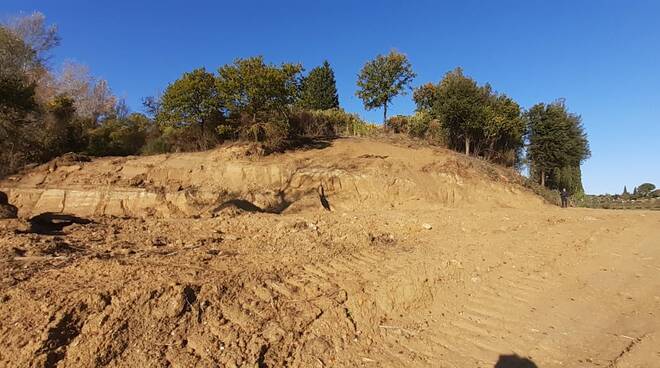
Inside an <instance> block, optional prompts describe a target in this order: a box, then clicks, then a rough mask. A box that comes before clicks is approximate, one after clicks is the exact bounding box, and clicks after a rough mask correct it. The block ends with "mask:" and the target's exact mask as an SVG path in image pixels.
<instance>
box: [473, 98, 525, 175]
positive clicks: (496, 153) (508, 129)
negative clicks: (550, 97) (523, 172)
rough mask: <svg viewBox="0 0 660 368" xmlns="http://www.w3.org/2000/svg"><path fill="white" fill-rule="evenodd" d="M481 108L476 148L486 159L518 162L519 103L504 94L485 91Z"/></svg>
mask: <svg viewBox="0 0 660 368" xmlns="http://www.w3.org/2000/svg"><path fill="white" fill-rule="evenodd" d="M484 109H485V112H484V122H483V133H482V137H480V138H481V139H480V140H481V147H480V148H479V149H478V151H480V152H482V155H483V156H484V157H485V158H486V159H488V160H492V161H496V162H500V163H502V164H506V165H510V166H511V165H514V164H520V163H521V159H520V156H521V155H522V147H523V136H524V135H525V128H526V125H525V121H524V119H523V116H522V113H521V110H520V106H519V105H518V104H517V103H516V102H515V101H514V100H513V99H511V98H510V97H508V96H506V95H503V94H500V95H495V94H489V96H488V102H487V103H486V105H485V106H484Z"/></svg>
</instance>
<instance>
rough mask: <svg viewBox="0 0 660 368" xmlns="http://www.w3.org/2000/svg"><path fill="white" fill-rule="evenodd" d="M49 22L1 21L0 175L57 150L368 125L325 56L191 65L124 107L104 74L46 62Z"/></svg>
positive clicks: (182, 144) (123, 149) (128, 151)
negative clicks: (342, 95) (310, 64)
mask: <svg viewBox="0 0 660 368" xmlns="http://www.w3.org/2000/svg"><path fill="white" fill-rule="evenodd" d="M59 43H60V38H59V36H58V34H57V28H56V27H54V26H49V25H47V24H46V22H45V17H44V16H43V14H40V13H34V14H32V15H30V16H27V17H21V18H15V19H13V20H11V21H9V22H6V23H4V24H1V25H0V176H1V175H6V174H8V173H12V172H15V171H16V170H17V169H19V168H21V167H23V166H25V165H26V164H29V163H39V162H45V161H48V160H50V159H52V158H53V157H56V156H59V155H61V154H63V153H66V152H81V153H86V154H89V155H94V156H106V155H133V154H141V153H142V154H152V153H162V152H176V151H195V150H204V149H209V148H212V147H214V146H215V145H217V144H218V143H220V142H223V141H227V140H249V141H255V142H260V143H262V144H263V146H264V147H265V148H266V149H267V150H276V149H281V148H284V147H287V145H290V144H299V143H300V140H304V139H305V138H306V137H319V136H324V137H332V136H336V135H338V134H342V135H362V134H367V133H369V132H370V131H373V130H374V129H375V126H373V125H370V124H367V123H366V122H364V121H363V120H361V119H360V118H359V117H358V116H357V115H356V114H349V113H347V112H345V111H344V110H342V109H341V108H340V107H339V97H338V95H337V89H336V82H335V77H334V73H333V71H332V69H331V67H330V64H329V63H328V62H325V63H323V64H322V65H320V66H318V67H316V68H313V69H312V70H311V71H310V72H309V73H306V74H305V75H304V74H303V67H302V65H300V64H293V63H283V64H281V65H274V64H268V63H266V62H265V61H264V60H263V58H262V57H252V58H247V59H237V60H235V61H234V63H232V64H229V65H225V66H222V67H220V68H218V70H217V72H216V73H213V72H209V71H206V70H205V69H203V68H202V69H196V70H193V71H191V72H189V73H184V74H183V75H182V76H181V77H180V78H179V79H178V80H176V81H174V82H173V83H171V84H170V85H169V86H168V87H167V89H166V90H165V92H164V93H163V95H162V96H158V97H149V98H146V99H145V100H144V105H145V112H146V113H145V114H142V113H131V112H130V111H129V109H128V108H127V106H126V104H125V103H124V101H123V100H121V99H118V98H117V97H116V96H114V95H113V94H112V91H111V89H110V88H109V86H108V83H107V82H106V81H105V80H102V79H98V78H95V77H93V76H92V75H91V74H90V73H89V70H88V69H87V68H86V67H84V66H82V65H77V64H73V63H68V64H66V65H65V66H64V67H63V68H62V70H59V71H53V70H50V68H48V66H47V65H48V63H47V60H48V55H49V52H50V51H51V49H52V48H53V47H55V46H57V45H58V44H59Z"/></svg>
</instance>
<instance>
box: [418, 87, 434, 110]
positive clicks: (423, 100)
mask: <svg viewBox="0 0 660 368" xmlns="http://www.w3.org/2000/svg"><path fill="white" fill-rule="evenodd" d="M437 92H438V89H437V87H436V86H435V85H434V84H433V83H426V84H423V85H421V86H419V87H417V88H415V91H414V92H413V100H414V101H415V104H416V105H417V111H418V112H430V111H431V109H432V108H433V104H434V103H435V100H436V97H437V96H436V93H437Z"/></svg>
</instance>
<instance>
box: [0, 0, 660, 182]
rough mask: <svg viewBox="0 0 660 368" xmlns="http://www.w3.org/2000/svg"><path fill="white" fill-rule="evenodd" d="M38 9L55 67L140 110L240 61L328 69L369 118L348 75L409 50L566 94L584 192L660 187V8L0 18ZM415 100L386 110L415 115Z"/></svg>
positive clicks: (171, 6) (50, 11)
mask: <svg viewBox="0 0 660 368" xmlns="http://www.w3.org/2000/svg"><path fill="white" fill-rule="evenodd" d="M35 10H37V11H41V12H43V13H44V14H45V15H46V17H47V18H48V20H49V21H50V22H53V23H56V24H57V25H58V26H59V29H60V34H61V36H62V39H63V41H62V45H61V46H60V47H58V48H57V49H56V50H55V56H54V59H53V64H54V66H57V65H58V64H60V63H61V62H62V61H63V60H66V59H73V60H75V61H78V62H81V63H85V64H87V65H89V67H90V68H91V70H92V72H93V73H94V74H96V75H98V76H100V77H103V78H106V79H108V80H109V82H110V86H111V87H112V88H113V90H114V92H115V93H116V94H117V95H119V96H121V97H125V98H126V100H127V102H128V103H129V105H130V106H131V107H132V108H133V109H134V110H140V109H141V104H140V101H141V99H142V98H143V97H145V96H150V95H154V94H156V93H157V92H158V91H161V90H163V89H164V88H165V87H166V86H167V84H168V83H169V82H170V81H173V80H175V79H176V78H177V77H178V76H179V75H181V73H183V72H185V71H189V70H191V69H193V68H196V67H200V66H205V67H206V68H207V69H209V70H213V71H215V70H216V69H217V67H218V66H220V65H223V64H225V63H229V62H231V61H232V60H233V59H234V58H236V57H248V56H253V55H263V56H264V57H265V58H266V59H267V60H268V61H272V62H277V63H279V62H282V61H292V62H300V63H302V64H303V65H304V66H305V67H306V68H307V70H309V69H311V68H312V67H314V66H316V65H318V64H320V63H321V62H322V61H323V60H324V59H327V60H328V61H330V63H331V65H332V67H333V68H334V70H335V75H336V78H337V85H338V89H339V94H340V102H341V105H342V107H344V108H345V109H346V110H348V111H352V112H357V113H359V114H360V115H362V116H363V117H364V118H366V119H368V120H371V121H380V119H381V116H382V113H381V111H379V110H375V111H371V112H367V111H365V110H364V109H363V107H362V104H361V102H360V100H358V99H357V98H356V97H355V89H356V87H355V79H356V74H357V73H358V71H359V69H360V68H361V67H362V65H363V64H364V63H365V62H366V61H367V60H369V59H370V58H373V57H374V56H375V55H376V54H378V53H386V52H388V51H389V50H390V49H393V48H394V49H397V50H399V51H401V52H404V53H406V54H407V55H408V57H409V58H410V60H411V62H412V65H413V68H414V69H415V71H416V72H417V74H418V76H417V78H416V79H415V81H414V85H415V86H417V85H420V84H422V83H425V82H429V81H433V82H436V81H438V80H439V79H440V78H441V77H442V75H443V74H444V73H445V72H447V71H448V70H450V69H452V68H454V67H456V66H462V67H463V68H464V70H465V72H466V73H467V74H468V75H470V76H472V77H474V78H475V79H476V80H478V81H479V82H480V83H484V82H490V83H491V84H492V86H493V87H494V88H495V89H496V90H497V91H499V92H504V93H506V94H508V95H510V96H512V97H513V98H515V99H516V100H517V101H518V102H519V103H520V104H521V105H522V106H524V107H525V108H528V107H530V106H531V105H533V104H534V103H537V102H541V101H542V102H550V101H553V100H555V99H556V98H559V97H563V98H565V99H566V101H567V104H568V106H569V108H570V109H571V110H572V111H573V112H575V113H578V114H580V115H582V118H583V121H584V125H585V128H586V130H587V133H588V135H589V141H590V144H591V150H592V157H591V158H590V159H589V160H588V161H587V162H586V163H585V164H584V166H583V181H584V184H585V189H586V190H587V192H589V193H604V192H610V193H613V192H620V191H621V190H622V189H623V186H624V185H627V186H628V188H629V189H631V188H632V187H633V186H634V185H638V184H640V183H642V182H646V181H650V182H653V183H655V184H656V185H660V23H659V22H660V21H659V16H660V1H657V0H647V1H644V0H642V1H623V0H621V1H610V0H591V1H588V0H572V1H568V0H561V1H560V0H554V1H545V0H543V1H542V0H519V1H476V0H472V1H458V0H456V1H452V2H448V1H445V2H443V1H355V0H346V1H284V0H283V1H210V0H209V1H198V0H187V1H164V0H160V1H155V0H152V1H140V0H130V1H129V0H114V1H89V0H84V1H83V0H50V1H46V0H42V1H37V0H2V2H1V3H0V17H6V16H9V15H14V14H17V13H19V12H26V13H29V12H32V11H35ZM413 110H414V104H413V103H412V101H411V98H410V95H408V96H403V97H399V98H397V99H396V100H395V101H394V104H393V106H392V107H391V110H390V111H391V113H392V114H410V113H412V112H413Z"/></svg>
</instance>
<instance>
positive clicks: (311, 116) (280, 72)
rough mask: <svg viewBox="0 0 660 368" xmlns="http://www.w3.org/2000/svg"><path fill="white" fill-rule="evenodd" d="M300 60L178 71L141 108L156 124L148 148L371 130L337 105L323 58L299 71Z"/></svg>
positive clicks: (275, 141) (278, 141) (280, 143)
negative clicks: (176, 76) (175, 77)
mask: <svg viewBox="0 0 660 368" xmlns="http://www.w3.org/2000/svg"><path fill="white" fill-rule="evenodd" d="M302 72H303V67H302V65H300V64H292V63H283V64H280V65H274V64H268V63H266V62H265V61H264V59H263V58H262V57H260V56H259V57H251V58H247V59H236V60H235V61H234V62H233V63H232V64H228V65H224V66H222V67H220V68H218V70H217V73H212V72H210V71H207V70H206V69H204V68H200V69H196V70H193V71H192V72H189V73H184V74H183V76H181V78H179V79H178V80H176V81H174V82H173V83H171V84H170V85H169V86H168V87H167V89H166V90H165V92H164V93H163V95H162V96H160V97H159V98H148V99H147V100H146V105H147V106H148V108H149V111H150V112H151V115H152V116H153V118H154V121H155V123H156V125H157V126H158V127H159V128H160V129H161V135H160V137H159V138H158V139H156V140H154V141H152V142H150V143H149V145H153V146H154V147H150V148H149V150H150V151H154V150H156V151H157V150H163V151H170V150H204V149H209V148H212V147H214V146H216V145H217V144H218V143H219V142H221V141H226V140H247V141H254V142H261V143H263V144H264V146H265V147H266V148H268V149H277V148H282V147H286V146H287V145H288V144H291V143H292V142H293V143H295V142H296V141H297V140H298V139H300V138H304V137H319V136H325V137H332V136H336V135H338V134H348V135H353V134H364V133H366V131H367V130H369V129H372V127H370V126H369V125H368V124H366V123H365V122H364V121H362V120H361V119H360V118H359V117H358V116H357V115H353V114H348V113H346V112H344V111H343V110H342V109H341V108H340V107H339V97H338V95H337V87H336V82H335V77H334V72H333V71H332V69H331V68H330V64H329V63H328V62H327V61H326V62H325V63H323V65H321V66H318V67H315V68H313V69H312V70H311V71H310V72H309V73H308V74H307V75H306V76H303V75H302Z"/></svg>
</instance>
